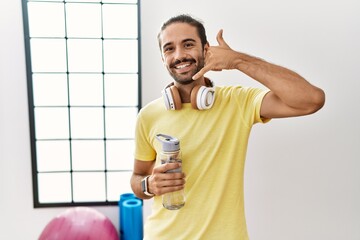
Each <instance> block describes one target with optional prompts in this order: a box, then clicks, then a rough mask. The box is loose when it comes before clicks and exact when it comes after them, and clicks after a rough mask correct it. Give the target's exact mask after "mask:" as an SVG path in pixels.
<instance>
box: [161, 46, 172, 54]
mask: <svg viewBox="0 0 360 240" xmlns="http://www.w3.org/2000/svg"><path fill="white" fill-rule="evenodd" d="M173 49H174V48H173V47H165V48H164V49H163V52H164V53H166V52H170V51H172V50H173Z"/></svg>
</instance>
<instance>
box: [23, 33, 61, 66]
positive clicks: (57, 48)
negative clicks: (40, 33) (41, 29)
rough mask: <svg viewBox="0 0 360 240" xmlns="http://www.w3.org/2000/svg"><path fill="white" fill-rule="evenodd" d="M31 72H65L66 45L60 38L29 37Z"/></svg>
mask: <svg viewBox="0 0 360 240" xmlns="http://www.w3.org/2000/svg"><path fill="white" fill-rule="evenodd" d="M30 44H31V63H32V70H33V72H66V46H65V40H62V39H31V40H30Z"/></svg>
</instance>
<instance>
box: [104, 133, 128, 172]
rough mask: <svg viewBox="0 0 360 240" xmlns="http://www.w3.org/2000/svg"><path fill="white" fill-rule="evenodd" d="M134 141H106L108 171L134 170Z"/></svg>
mask: <svg viewBox="0 0 360 240" xmlns="http://www.w3.org/2000/svg"><path fill="white" fill-rule="evenodd" d="M133 154H134V141H133V140H108V141H106V165H107V166H106V168H107V169H108V170H132V169H133V164H134V155H133Z"/></svg>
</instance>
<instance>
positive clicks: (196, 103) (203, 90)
mask: <svg viewBox="0 0 360 240" xmlns="http://www.w3.org/2000/svg"><path fill="white" fill-rule="evenodd" d="M205 84H206V86H201V85H197V86H195V87H194V88H193V89H192V90H191V96H190V101H191V106H192V107H193V108H194V109H198V110H204V109H209V108H211V107H212V106H213V104H214V101H215V88H214V84H213V82H212V81H210V80H209V79H208V78H205ZM161 93H162V95H163V99H164V103H165V107H166V109H167V110H179V109H181V104H182V102H181V98H180V94H179V91H178V89H177V88H176V87H175V85H174V83H171V84H169V85H167V86H166V88H165V89H164V90H162V91H161Z"/></svg>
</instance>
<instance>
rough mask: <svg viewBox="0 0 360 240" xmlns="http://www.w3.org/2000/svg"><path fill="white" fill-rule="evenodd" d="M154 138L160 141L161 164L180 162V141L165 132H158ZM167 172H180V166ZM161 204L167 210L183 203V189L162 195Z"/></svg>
mask: <svg viewBox="0 0 360 240" xmlns="http://www.w3.org/2000/svg"><path fill="white" fill-rule="evenodd" d="M156 138H157V139H158V140H159V141H160V142H161V143H162V151H161V152H160V160H161V164H164V163H175V162H177V163H181V162H182V161H181V152H180V141H179V140H178V139H177V138H174V137H172V136H169V135H165V134H158V135H156ZM167 172H182V169H181V167H179V168H176V169H172V170H169V171H167ZM162 202H163V206H164V207H165V208H166V209H169V210H177V209H180V208H182V207H183V206H184V205H185V194H184V190H179V191H176V192H170V193H166V194H163V195H162Z"/></svg>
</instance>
